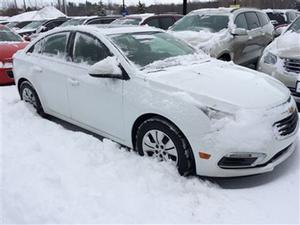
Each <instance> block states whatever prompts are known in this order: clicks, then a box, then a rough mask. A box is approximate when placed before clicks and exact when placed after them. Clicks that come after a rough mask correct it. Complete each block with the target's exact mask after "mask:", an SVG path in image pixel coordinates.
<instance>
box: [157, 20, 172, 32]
mask: <svg viewBox="0 0 300 225" xmlns="http://www.w3.org/2000/svg"><path fill="white" fill-rule="evenodd" d="M159 20H160V28H161V29H164V30H167V29H168V28H169V27H170V26H172V25H173V24H174V22H175V20H174V19H173V18H172V17H161V18H159Z"/></svg>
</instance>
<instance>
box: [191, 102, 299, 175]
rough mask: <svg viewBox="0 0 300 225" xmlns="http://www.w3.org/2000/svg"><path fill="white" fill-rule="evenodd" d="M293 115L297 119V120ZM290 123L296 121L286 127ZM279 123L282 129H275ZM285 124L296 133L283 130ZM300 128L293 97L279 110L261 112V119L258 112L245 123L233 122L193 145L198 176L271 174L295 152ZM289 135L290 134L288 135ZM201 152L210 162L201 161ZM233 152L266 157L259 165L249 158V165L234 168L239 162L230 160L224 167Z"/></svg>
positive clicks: (241, 164) (277, 108) (278, 108)
mask: <svg viewBox="0 0 300 225" xmlns="http://www.w3.org/2000/svg"><path fill="white" fill-rule="evenodd" d="M291 109H293V112H292V111H291ZM247 113H248V112H247ZM294 115H296V116H297V117H296V119H295V117H294ZM249 117H250V118H251V117H254V120H252V121H250V122H249V123H248V122H245V121H246V120H247V118H249ZM287 121H294V122H291V123H289V124H286V123H285V122H287ZM279 123H280V127H276V126H277V125H278V124H279ZM282 124H283V127H285V125H287V127H289V126H293V130H289V128H286V129H284V130H280V129H281V128H282V126H281V125H282ZM298 128H299V123H298V111H297V109H296V104H295V101H294V100H293V99H291V98H290V100H288V101H287V102H286V103H283V104H282V105H280V106H278V107H274V108H272V109H269V110H261V111H260V113H258V116H257V115H256V114H255V113H253V114H251V113H250V114H249V115H248V114H247V115H246V117H245V120H239V121H233V122H230V123H229V125H226V126H225V128H224V129H221V130H218V131H215V132H211V133H210V134H208V135H209V136H208V137H202V138H201V139H200V140H199V142H198V143H197V146H196V144H195V143H192V144H191V145H192V148H193V152H194V156H195V161H196V173H197V174H198V175H202V176H209V177H238V176H248V175H254V174H260V173H265V172H269V171H272V170H273V169H274V168H275V167H276V166H277V165H278V164H280V163H282V162H283V161H284V160H285V159H287V158H288V157H289V156H290V155H291V154H292V152H293V151H294V150H295V142H296V138H297V132H298ZM278 131H279V132H281V133H278ZM286 132H289V133H288V134H287V135H285V134H286ZM195 146H196V147H195ZM195 148H197V149H195ZM197 150H198V151H197ZM199 152H205V153H208V154H210V158H209V159H208V160H205V159H201V158H199V156H198V155H199ZM233 153H234V154H235V157H236V156H238V154H241V155H242V154H244V155H247V154H248V153H253V154H252V156H255V155H257V156H260V155H263V156H264V157H261V158H260V160H259V162H254V161H253V162H251V161H250V160H249V158H250V157H249V158H248V159H246V161H247V160H249V162H250V164H249V165H245V162H242V163H241V162H239V163H238V164H235V165H234V163H236V162H233V163H232V161H231V162H230V160H229V161H227V163H229V164H227V166H226V165H225V166H224V164H223V166H222V165H221V164H220V162H222V159H224V157H226V156H230V155H231V154H233ZM224 162H226V161H223V163H224ZM230 163H231V164H230ZM243 163H244V164H243ZM228 165H229V166H228ZM232 165H234V166H236V165H238V166H236V167H234V166H232Z"/></svg>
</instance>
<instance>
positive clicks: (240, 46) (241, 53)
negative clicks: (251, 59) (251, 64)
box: [233, 13, 250, 64]
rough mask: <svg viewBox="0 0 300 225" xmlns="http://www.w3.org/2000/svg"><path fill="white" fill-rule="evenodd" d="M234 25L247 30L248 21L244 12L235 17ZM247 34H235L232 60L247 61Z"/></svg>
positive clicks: (239, 62)
mask: <svg viewBox="0 0 300 225" xmlns="http://www.w3.org/2000/svg"><path fill="white" fill-rule="evenodd" d="M234 23H235V26H236V28H240V29H245V30H247V31H249V28H248V23H247V20H246V17H245V13H240V14H239V15H237V16H236V18H235V21H234ZM249 41H250V40H249V36H248V34H247V35H236V36H234V39H233V52H234V58H233V61H234V62H235V63H237V64H243V63H244V62H246V61H247V57H248V54H249V52H248V51H249V48H248V45H249Z"/></svg>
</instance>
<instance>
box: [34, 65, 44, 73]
mask: <svg viewBox="0 0 300 225" xmlns="http://www.w3.org/2000/svg"><path fill="white" fill-rule="evenodd" d="M33 71H35V72H38V73H41V72H43V69H42V68H41V67H39V66H34V67H33Z"/></svg>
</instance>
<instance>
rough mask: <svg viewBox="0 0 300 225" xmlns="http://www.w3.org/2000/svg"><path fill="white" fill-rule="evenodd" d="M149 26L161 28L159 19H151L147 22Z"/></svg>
mask: <svg viewBox="0 0 300 225" xmlns="http://www.w3.org/2000/svg"><path fill="white" fill-rule="evenodd" d="M145 24H147V25H149V26H151V27H157V28H159V20H158V18H152V19H149V20H148V21H146V23H145Z"/></svg>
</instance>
